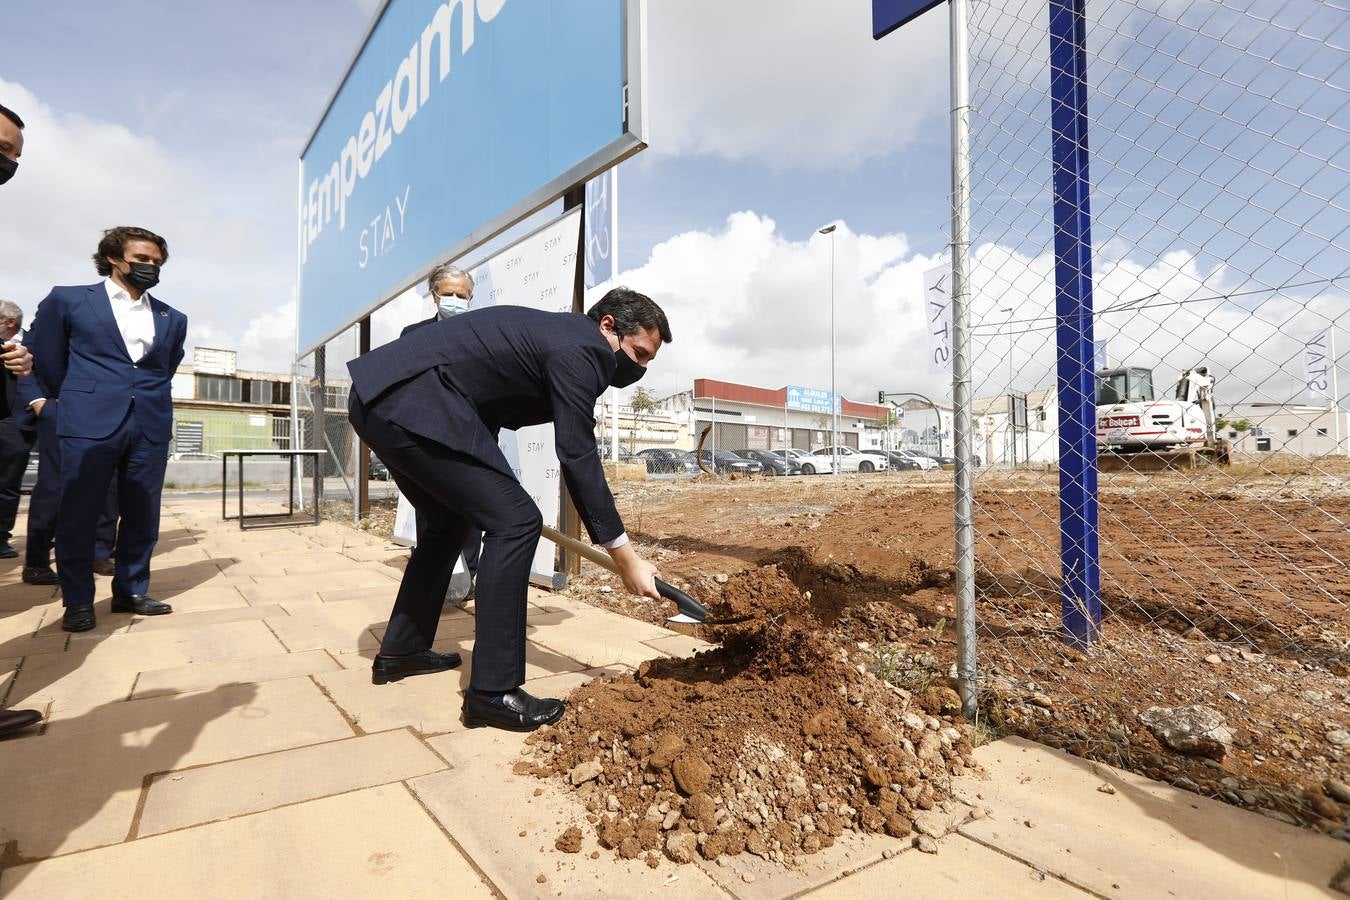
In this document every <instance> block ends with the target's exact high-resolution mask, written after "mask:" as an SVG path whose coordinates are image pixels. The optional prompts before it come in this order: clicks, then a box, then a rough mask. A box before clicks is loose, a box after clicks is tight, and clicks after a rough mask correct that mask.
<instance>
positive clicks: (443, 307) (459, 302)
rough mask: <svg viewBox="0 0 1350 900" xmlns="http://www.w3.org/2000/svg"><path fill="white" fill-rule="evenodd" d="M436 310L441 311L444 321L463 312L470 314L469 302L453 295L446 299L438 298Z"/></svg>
mask: <svg viewBox="0 0 1350 900" xmlns="http://www.w3.org/2000/svg"><path fill="white" fill-rule="evenodd" d="M436 308H437V309H439V310H440V316H441V318H442V319H448V318H450V317H451V316H457V315H459V314H460V313H462V312H468V311H469V301H468V300H465V299H463V298H461V297H456V296H454V295H453V294H451V295H449V296H446V297H437V298H436Z"/></svg>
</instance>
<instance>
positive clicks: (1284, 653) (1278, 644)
mask: <svg viewBox="0 0 1350 900" xmlns="http://www.w3.org/2000/svg"><path fill="white" fill-rule="evenodd" d="M1336 465H1340V469H1335V468H1334V467H1335V466H1336ZM1319 468H1320V471H1310V470H1309V468H1308V467H1303V468H1294V469H1291V470H1289V471H1282V470H1277V471H1272V470H1271V469H1270V468H1268V467H1266V468H1262V467H1256V466H1247V467H1245V468H1244V467H1241V466H1235V467H1234V469H1233V470H1231V471H1229V472H1224V471H1221V470H1220V471H1204V472H1199V473H1192V474H1175V473H1173V474H1159V475H1148V476H1142V475H1135V474H1130V473H1122V474H1117V475H1111V476H1103V480H1102V489H1101V547H1102V570H1103V576H1102V585H1103V606H1104V609H1105V619H1104V625H1103V630H1102V640H1101V641H1100V642H1099V643H1098V644H1097V645H1096V646H1095V647H1092V648H1091V649H1089V650H1088V651H1086V652H1082V651H1079V650H1075V649H1073V648H1071V647H1070V646H1068V645H1067V644H1066V643H1065V642H1064V641H1063V640H1062V638H1061V635H1060V630H1059V622H1060V618H1061V611H1060V600H1059V586H1058V585H1059V569H1058V566H1059V562H1058V547H1059V533H1058V505H1057V496H1056V492H1055V487H1056V475H1055V474H1054V473H1053V472H1043V473H1042V472H1022V473H1016V474H1007V473H992V472H984V473H981V475H980V478H979V480H978V482H977V502H976V536H977V551H978V556H979V563H978V568H977V610H978V618H979V622H978V632H977V633H978V636H979V667H980V682H979V683H980V688H981V691H980V719H979V724H980V726H981V733H982V734H983V733H985V732H986V730H987V732H988V733H991V734H1017V735H1022V736H1026V737H1030V738H1033V739H1035V740H1039V741H1042V742H1043V743H1046V744H1049V745H1051V746H1055V747H1060V748H1062V749H1065V750H1068V751H1070V752H1073V753H1075V754H1078V755H1080V756H1084V757H1087V758H1091V759H1097V760H1101V761H1103V762H1107V763H1110V764H1112V765H1116V766H1120V767H1123V768H1126V769H1130V770H1132V771H1136V772H1140V773H1142V774H1146V775H1149V776H1151V777H1154V778H1158V779H1161V780H1163V781H1167V782H1170V783H1172V784H1176V785H1179V786H1181V787H1183V788H1187V789H1190V790H1194V791H1197V792H1199V793H1202V794H1205V795H1208V796H1212V797H1216V798H1220V799H1223V800H1226V801H1228V802H1230V803H1234V804H1238V805H1242V806H1245V807H1248V808H1251V809H1254V810H1256V811H1260V812H1263V813H1265V814H1267V815H1270V816H1272V817H1274V818H1277V819H1281V820H1282V821H1287V822H1292V823H1298V824H1301V825H1306V826H1310V827H1315V828H1319V829H1321V830H1323V831H1326V832H1329V833H1332V834H1336V835H1337V836H1340V837H1343V838H1347V839H1350V816H1348V814H1350V805H1346V804H1344V803H1340V802H1337V801H1335V800H1334V799H1331V798H1330V797H1328V793H1329V792H1333V791H1334V790H1335V788H1336V787H1337V786H1338V785H1337V784H1334V783H1339V786H1343V785H1344V784H1345V783H1346V782H1347V781H1350V770H1348V766H1347V763H1350V746H1348V745H1347V744H1346V733H1347V731H1350V679H1347V675H1350V608H1348V607H1347V598H1350V529H1347V527H1346V524H1347V523H1350V467H1347V466H1345V465H1344V464H1342V463H1340V461H1335V462H1334V463H1331V462H1328V461H1325V460H1324V461H1320V462H1319ZM1329 470H1330V471H1329ZM1342 470H1344V471H1342ZM950 477H951V476H950V474H949V473H948V474H945V475H937V474H924V475H920V474H918V473H895V474H890V475H877V476H870V477H854V478H846V479H838V480H833V479H829V478H823V477H818V478H791V479H762V480H747V481H725V480H723V481H710V480H707V479H699V480H696V481H693V482H684V483H672V482H645V483H635V484H634V483H628V484H620V485H616V492H617V494H618V497H619V501H620V508H621V511H622V512H623V515H624V520H625V522H626V523H627V524H628V527H629V532H630V534H631V535H632V536H634V538H635V539H636V541H637V542H638V545H639V550H640V551H641V552H643V553H644V554H645V555H647V556H648V557H649V558H651V559H653V561H655V562H656V563H657V565H658V566H659V567H660V568H661V571H662V576H663V577H664V578H666V579H667V580H669V581H672V582H674V583H675V584H677V585H679V586H681V587H684V588H685V589H686V590H688V591H689V592H690V593H692V594H693V595H694V596H695V597H697V598H699V599H701V600H703V601H704V602H705V603H707V604H711V605H712V607H713V608H714V609H719V610H724V609H737V608H738V607H737V599H736V598H737V597H739V596H740V593H739V590H740V589H739V588H738V585H740V584H742V579H743V578H747V577H750V578H753V577H768V576H759V575H755V573H763V572H766V571H770V572H776V573H777V575H775V576H773V577H775V578H777V577H780V576H781V577H782V578H786V579H787V580H788V581H790V582H791V583H792V585H793V586H794V587H795V588H796V589H797V590H798V592H799V593H800V595H801V599H800V600H794V601H792V602H789V603H787V604H786V605H785V606H780V607H778V608H777V611H776V612H775V611H771V610H764V611H763V612H764V613H766V614H769V615H772V616H778V617H780V618H781V621H782V624H783V625H784V627H787V628H790V629H809V633H810V635H811V640H810V643H809V644H808V645H807V647H804V648H803V652H805V651H806V650H808V649H809V651H810V652H811V653H813V654H814V657H811V658H814V659H817V660H820V662H819V663H816V664H814V665H815V666H816V667H815V668H812V667H801V666H799V667H798V669H797V670H796V671H795V672H785V671H783V670H780V669H776V668H773V667H772V666H768V665H767V663H766V660H765V658H764V657H763V656H762V655H760V656H756V657H754V658H753V659H748V658H747V657H746V656H745V655H744V651H743V645H733V643H732V641H733V639H734V640H739V634H740V633H739V632H733V633H732V634H731V635H728V634H727V633H726V629H710V628H707V627H693V626H678V625H675V626H668V627H672V628H673V629H675V630H680V631H683V632H685V633H689V634H694V635H696V636H698V637H701V638H704V639H705V640H713V641H716V640H719V639H726V640H727V641H728V643H727V644H725V645H724V646H723V647H722V648H721V649H720V650H718V651H714V652H713V653H710V654H704V655H702V656H701V657H699V660H698V661H695V662H680V661H662V662H660V663H659V664H657V665H655V666H654V667H653V668H652V669H649V670H648V671H647V672H646V673H645V674H644V676H643V678H642V679H636V680H635V682H634V683H635V684H636V686H638V687H640V688H641V689H642V691H643V696H644V697H647V696H649V694H648V692H649V691H651V690H653V686H655V689H656V691H657V693H655V694H651V695H650V696H651V697H653V698H660V701H661V702H660V704H658V706H657V707H656V708H657V709H659V710H660V712H661V714H662V715H670V716H674V715H675V711H678V710H680V709H682V704H683V705H693V707H694V709H693V710H690V711H687V712H685V713H683V714H682V715H683V716H685V717H687V721H688V722H689V723H690V724H691V725H693V726H695V727H694V734H693V737H695V738H696V739H697V742H695V741H692V740H691V741H690V742H689V743H690V745H691V746H701V747H715V748H717V750H716V751H715V754H716V757H717V758H716V760H708V762H709V763H710V765H713V767H714V769H715V770H716V772H717V776H716V777H717V778H719V779H721V783H722V784H723V785H724V786H727V785H729V784H730V785H732V786H734V785H735V784H736V783H737V782H736V781H735V779H736V778H737V777H738V776H737V772H738V771H740V772H744V771H745V770H746V768H747V766H746V764H745V763H739V770H738V769H737V768H736V767H737V765H738V762H737V760H738V759H742V758H744V759H753V758H754V754H755V752H756V749H755V746H754V745H753V744H746V743H745V740H744V734H745V733H748V732H747V728H748V726H747V725H746V723H745V721H744V719H736V718H735V717H730V718H723V717H724V716H727V715H728V714H727V713H725V712H723V710H724V705H725V707H726V708H730V709H733V710H735V709H738V708H739V707H741V706H757V707H758V708H759V709H761V710H763V711H764V714H765V716H767V718H766V719H763V720H761V721H760V722H758V723H756V724H757V725H762V726H763V727H764V728H766V729H771V730H769V731H766V732H762V733H761V734H762V735H767V737H768V739H769V740H772V741H776V742H777V744H778V745H779V746H782V748H783V749H784V750H797V749H800V747H798V746H797V745H794V744H792V743H791V741H790V739H789V738H788V737H787V735H788V734H789V733H797V732H798V731H799V726H800V724H801V722H800V720H799V717H797V718H793V717H791V716H789V717H788V718H787V719H776V718H775V711H777V715H778V716H780V717H781V716H785V715H788V714H787V713H784V712H783V708H784V707H786V709H788V710H793V709H794V708H795V707H800V708H802V709H803V710H806V709H812V710H814V709H815V707H813V706H812V705H811V704H813V703H815V702H817V701H818V700H820V698H823V697H832V696H837V695H838V692H839V691H840V690H843V691H848V690H853V689H855V688H856V687H861V686H863V685H864V684H871V682H870V680H867V679H865V677H864V680H863V681H859V678H860V676H859V675H858V671H857V668H856V667H857V666H858V665H862V666H863V667H864V671H867V672H870V673H872V674H875V675H877V676H878V679H879V683H880V684H882V685H884V684H892V685H895V686H898V687H900V688H902V689H904V690H905V691H906V692H908V693H909V694H910V695H911V697H912V698H919V697H923V696H925V695H926V691H927V690H928V689H929V688H932V687H943V688H945V687H949V686H951V685H952V684H954V682H953V681H952V680H951V677H952V676H954V675H955V650H956V647H955V639H956V635H955V628H954V625H953V619H954V615H955V598H954V593H953V589H952V571H953V565H954V555H953V548H952V543H953V537H952V534H953V531H952V520H953V498H952V493H951V489H950ZM769 567H771V568H769ZM742 573H745V574H742ZM746 583H747V584H749V583H754V584H756V585H757V588H758V589H763V588H764V585H760V584H758V583H757V582H753V581H751V582H746ZM568 593H569V595H571V596H573V597H576V598H580V599H583V600H586V601H587V602H590V603H593V604H595V605H598V606H602V607H605V608H608V609H611V610H614V611H617V612H621V613H624V614H626V615H629V616H633V617H635V618H640V619H643V620H645V621H649V622H653V623H658V624H664V622H665V618H666V617H667V616H668V615H670V614H671V613H672V612H673V610H672V609H671V608H670V607H669V604H658V603H653V602H649V601H645V600H641V599H636V598H633V597H630V596H628V595H626V594H625V593H624V592H623V589H622V586H621V584H620V583H619V581H618V579H617V578H615V577H612V576H609V575H608V574H607V573H604V572H602V571H601V570H598V569H596V568H593V567H590V566H586V567H585V568H584V569H583V573H582V576H581V577H579V578H574V579H573V581H572V583H571V584H570V585H569V588H568ZM807 596H809V597H810V600H809V601H808V600H807V599H806V597H807ZM802 616H808V617H809V619H808V621H807V622H805V623H804V622H803V621H802V618H801V617H802ZM764 649H777V650H779V651H780V652H781V651H782V645H781V644H779V645H765V648H764ZM738 653H739V654H740V655H738ZM792 655H793V654H791V653H788V654H786V656H787V658H791V657H792ZM799 655H800V654H799ZM803 658H805V657H803ZM785 662H786V660H785ZM691 667H692V668H691ZM710 667H711V668H710ZM718 667H721V669H722V670H723V671H724V672H725V673H727V674H726V675H724V676H718V677H714V676H713V675H712V674H710V673H712V672H717V671H718ZM738 667H739V668H738ZM755 673H759V676H758V678H756V677H755ZM644 679H645V680H644ZM627 687H628V685H627V684H625V683H624V682H622V680H620V681H619V682H614V683H607V684H597V685H595V686H593V687H591V688H588V689H582V691H581V692H579V693H578V695H576V697H574V698H573V702H574V709H575V710H576V712H577V715H581V714H582V713H583V712H584V711H585V709H586V708H587V707H586V704H587V703H588V702H589V701H594V704H595V705H599V706H601V707H602V708H605V709H608V708H609V701H610V700H612V698H613V697H614V696H616V695H617V696H619V697H622V695H623V692H624V691H625V690H627ZM714 688H715V690H714ZM616 692H617V694H616ZM877 694H878V696H883V692H877ZM869 696H870V695H869ZM891 696H892V697H894V696H895V695H894V694H891ZM756 698H758V699H756ZM883 699H884V696H883ZM578 702H579V704H580V705H577V704H578ZM868 702H871V701H870V700H869V701H868ZM1188 704H1204V705H1207V706H1210V707H1213V708H1214V709H1217V710H1218V711H1219V712H1220V713H1221V714H1222V715H1223V716H1224V718H1225V719H1226V721H1227V724H1228V727H1229V728H1230V729H1231V730H1232V731H1233V735H1234V739H1233V746H1232V748H1231V750H1230V751H1229V752H1228V753H1227V754H1226V756H1225V757H1224V759H1223V760H1221V761H1216V760H1209V759H1201V758H1195V757H1188V756H1183V755H1179V754H1177V753H1174V752H1172V751H1169V750H1167V749H1166V748H1164V747H1163V746H1162V745H1160V744H1159V743H1158V741H1157V740H1156V739H1155V738H1154V737H1153V736H1152V735H1151V734H1150V733H1149V731H1148V730H1147V729H1146V728H1145V727H1144V726H1143V725H1142V723H1141V722H1140V721H1139V714H1140V713H1141V712H1143V711H1144V710H1145V709H1147V708H1148V707H1150V706H1184V705H1188ZM847 706H848V707H851V708H852V709H854V710H855V711H856V709H857V708H856V707H852V705H851V704H848V705H847ZM896 711H897V708H896V707H894V706H892V705H888V704H886V703H883V704H882V705H881V706H880V707H879V708H878V713H877V714H878V716H880V717H882V718H884V717H885V716H887V715H894V714H896ZM937 711H938V710H932V712H937ZM587 715H594V713H587ZM679 720H680V721H685V718H680V719H679ZM604 721H606V722H608V721H609V720H608V719H606V720H604ZM674 721H675V720H674V719H668V720H667V719H663V720H662V722H663V724H666V725H670V724H671V723H672V722H674ZM952 721H953V722H954V720H952ZM726 722H735V723H736V724H735V725H734V726H733V727H732V729H731V730H730V731H729V732H727V733H726V734H725V735H723V734H721V733H720V732H718V731H717V729H718V728H719V727H720V726H721V725H723V724H724V723H726ZM700 723H706V724H700ZM612 724H613V725H615V726H617V725H618V724H619V723H618V722H617V720H616V722H615V723H612ZM569 727H570V728H572V729H574V730H575V731H576V735H578V736H580V737H582V738H584V739H585V740H589V739H590V737H591V736H592V735H593V734H594V733H595V731H597V730H600V729H599V728H598V727H592V728H590V729H585V728H584V727H583V726H581V725H580V724H579V723H574V724H573V725H571V726H569ZM942 727H946V724H944V725H943V726H942ZM848 730H849V731H850V732H853V733H855V734H856V733H858V731H857V729H856V728H854V727H850V728H849V729H848ZM583 731H584V732H585V733H584V734H582V732H583ZM560 732H567V729H566V728H564V729H560ZM567 733H568V734H569V737H566V738H562V740H564V743H563V744H560V745H559V746H561V747H563V748H564V749H563V751H562V752H563V753H564V756H563V757H561V758H565V759H572V758H573V755H569V754H571V753H572V750H573V747H572V744H571V743H570V741H571V740H573V737H572V736H570V732H567ZM714 733H717V734H718V735H719V736H718V737H717V739H716V740H713V739H712V735H713V734H714ZM648 734H655V732H654V731H651V730H649V731H648ZM906 736H907V737H910V740H911V742H912V736H909V735H906ZM728 739H730V740H728ZM737 742H739V743H737ZM583 743H584V741H583ZM575 749H576V754H575V758H577V759H580V758H581V756H582V755H583V751H582V749H581V748H575ZM592 749H593V748H592ZM620 749H621V750H622V751H623V752H625V753H629V755H630V756H632V757H633V759H640V758H641V757H642V752H641V748H639V752H638V753H637V754H636V756H633V754H632V752H631V749H629V748H625V747H621V748H620ZM959 756H960V754H958V757H959ZM962 764H963V765H964V764H965V761H964V760H962ZM606 765H607V769H606V771H607V772H608V771H609V768H608V766H610V765H614V764H613V763H612V761H611V763H607V764H606ZM624 765H627V764H626V763H625V764H624ZM750 768H751V769H752V770H753V767H752V766H751V767H750ZM620 769H622V766H620ZM615 771H616V774H618V772H619V770H615ZM634 771H637V770H634ZM630 774H631V773H630ZM853 776H856V777H859V778H861V777H862V776H861V775H860V774H859V773H857V772H853V773H852V774H851V776H850V777H853ZM776 777H777V776H776ZM668 778H669V776H667V775H660V776H658V781H659V782H660V784H662V785H664V786H665V789H666V790H669V786H668V785H667V784H666V781H665V779H668ZM727 779H731V781H730V782H728V780H727ZM648 786H650V785H648ZM855 786H856V785H855ZM650 799H651V798H650V797H644V798H642V801H643V802H639V804H638V805H639V806H641V807H642V808H641V809H640V810H637V812H638V813H639V814H642V815H645V812H646V808H647V805H649V803H647V802H646V801H650ZM666 800H669V798H666ZM666 800H663V801H662V802H666ZM724 802H730V801H725V800H724ZM850 805H852V806H854V807H855V808H859V809H861V808H862V807H858V806H857V804H855V803H852V802H851V800H850ZM656 806H657V809H658V811H659V810H660V806H661V803H657V804H656ZM620 809H621V811H622V812H624V813H630V812H632V811H633V810H632V809H631V808H630V806H629V804H628V800H627V799H625V798H620ZM602 811H603V809H602ZM784 846H789V847H790V846H791V845H784Z"/></svg>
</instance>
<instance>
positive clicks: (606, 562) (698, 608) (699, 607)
mask: <svg viewBox="0 0 1350 900" xmlns="http://www.w3.org/2000/svg"><path fill="white" fill-rule="evenodd" d="M542 534H543V536H544V537H546V538H548V539H549V540H550V541H552V542H553V543H555V544H557V545H558V546H559V547H563V548H565V549H567V550H571V551H573V552H574V553H578V554H580V555H581V556H583V557H585V558H586V559H588V560H590V561H591V562H593V563H595V564H596V565H597V566H600V567H601V568H602V569H607V570H608V571H610V572H613V573H614V574H615V575H618V574H619V567H618V566H616V565H615V564H614V560H613V559H611V558H610V556H609V554H608V553H604V552H602V551H600V550H597V549H595V548H594V547H592V546H591V545H590V544H584V543H582V542H581V541H579V540H577V539H576V538H573V537H568V536H567V535H565V534H563V533H562V532H561V531H559V530H558V529H556V528H550V527H549V526H547V525H545V526H544V528H543V531H542ZM656 592H657V593H658V594H660V595H661V596H662V597H665V598H666V599H667V600H670V601H671V602H673V603H674V604H675V606H676V608H678V609H679V611H680V612H682V613H684V614H685V615H686V616H688V617H689V618H691V619H695V620H697V621H699V622H702V621H703V620H704V619H705V618H707V616H708V610H706V609H705V608H704V607H703V604H702V603H699V602H698V601H697V600H695V599H694V598H693V597H691V596H689V595H688V594H686V593H685V592H684V591H682V590H680V589H679V588H677V587H675V585H673V584H668V583H666V582H664V581H662V580H661V579H660V578H658V579H656Z"/></svg>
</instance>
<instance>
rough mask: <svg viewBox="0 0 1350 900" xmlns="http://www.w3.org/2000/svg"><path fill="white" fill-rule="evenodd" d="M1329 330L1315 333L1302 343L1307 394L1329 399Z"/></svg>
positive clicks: (1311, 396)
mask: <svg viewBox="0 0 1350 900" xmlns="http://www.w3.org/2000/svg"><path fill="white" fill-rule="evenodd" d="M1331 366H1332V362H1331V330H1330V329H1328V330H1326V331H1324V332H1322V333H1321V334H1319V335H1315V336H1314V337H1312V338H1311V339H1309V341H1308V342H1307V343H1306V344H1304V345H1303V372H1304V381H1305V383H1306V384H1307V387H1308V396H1309V397H1310V398H1318V399H1322V400H1330V399H1331Z"/></svg>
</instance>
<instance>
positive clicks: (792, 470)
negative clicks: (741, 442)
mask: <svg viewBox="0 0 1350 900" xmlns="http://www.w3.org/2000/svg"><path fill="white" fill-rule="evenodd" d="M732 452H733V453H735V454H736V455H737V456H739V457H742V458H743V459H753V460H755V461H756V462H758V463H759V464H760V465H761V466H763V467H764V474H765V475H800V474H802V464H801V463H800V462H798V461H797V460H795V459H784V458H783V457H781V456H779V455H778V454H777V453H775V452H774V451H772V450H733V451H732Z"/></svg>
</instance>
